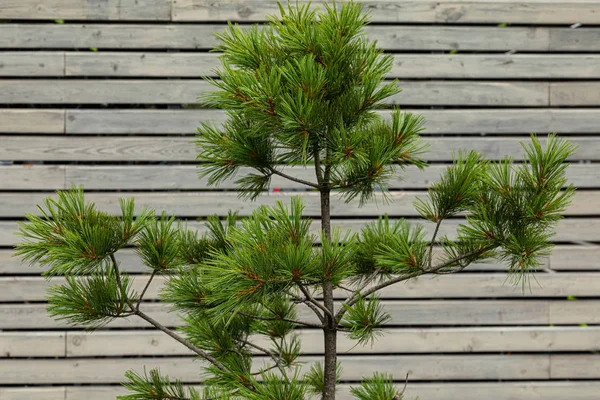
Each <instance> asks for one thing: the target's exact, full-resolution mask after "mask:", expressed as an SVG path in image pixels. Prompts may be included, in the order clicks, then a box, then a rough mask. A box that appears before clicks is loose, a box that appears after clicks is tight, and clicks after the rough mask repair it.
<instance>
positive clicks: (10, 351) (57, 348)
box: [0, 332, 67, 399]
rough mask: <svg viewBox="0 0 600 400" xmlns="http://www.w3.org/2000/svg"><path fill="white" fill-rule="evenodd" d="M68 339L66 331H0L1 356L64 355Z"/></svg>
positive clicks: (0, 397)
mask: <svg viewBox="0 0 600 400" xmlns="http://www.w3.org/2000/svg"><path fill="white" fill-rule="evenodd" d="M66 340H67V335H66V333H65V332H0V357H3V358H4V357H6V358H11V357H64V356H65V355H66V354H65V352H66ZM0 399H4V398H3V397H2V395H0Z"/></svg>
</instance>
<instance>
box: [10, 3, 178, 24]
mask: <svg viewBox="0 0 600 400" xmlns="http://www.w3.org/2000/svg"><path fill="white" fill-rule="evenodd" d="M170 14H171V7H170V2H169V1H166V0H101V1H96V0H85V1H84V0H43V1H41V0H4V2H3V4H2V8H1V9H0V19H66V20H69V19H76V20H79V19H89V20H169V19H170V16H171V15H170Z"/></svg>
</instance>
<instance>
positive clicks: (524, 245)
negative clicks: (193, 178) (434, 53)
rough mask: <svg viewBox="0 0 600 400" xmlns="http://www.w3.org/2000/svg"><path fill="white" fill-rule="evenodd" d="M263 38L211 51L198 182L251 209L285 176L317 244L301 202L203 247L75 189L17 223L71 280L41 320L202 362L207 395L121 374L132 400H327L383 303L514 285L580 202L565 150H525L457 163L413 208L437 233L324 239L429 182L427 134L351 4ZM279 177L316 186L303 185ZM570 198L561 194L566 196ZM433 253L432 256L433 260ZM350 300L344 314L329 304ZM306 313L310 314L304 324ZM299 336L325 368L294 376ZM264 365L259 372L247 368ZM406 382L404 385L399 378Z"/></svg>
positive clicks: (301, 12)
mask: <svg viewBox="0 0 600 400" xmlns="http://www.w3.org/2000/svg"><path fill="white" fill-rule="evenodd" d="M280 9H281V10H280V11H281V16H280V17H278V18H273V19H271V20H270V23H269V24H268V25H267V26H262V27H258V26H254V27H252V28H249V29H242V28H240V27H238V26H235V25H230V26H229V28H228V30H227V31H226V32H225V33H223V34H220V35H218V37H219V39H221V41H222V44H221V45H220V46H219V47H218V48H217V51H219V52H221V53H222V55H221V61H222V67H221V69H220V70H219V71H217V72H216V75H217V77H218V80H213V79H210V78H206V79H207V80H209V81H210V82H211V83H212V84H213V85H214V86H215V87H216V89H217V90H216V91H214V92H212V93H209V94H206V95H205V96H204V97H203V101H204V104H207V105H210V106H213V107H216V108H220V109H223V110H225V112H226V113H227V116H228V119H227V121H226V122H225V123H224V125H223V126H213V125H211V124H208V123H205V124H202V125H201V126H200V128H199V129H198V135H197V143H198V146H199V149H200V150H199V156H198V160H199V164H200V168H201V174H202V175H204V176H207V177H208V180H209V183H210V184H211V185H212V184H215V185H216V184H219V183H221V182H223V181H224V180H226V179H230V178H232V177H234V176H235V175H236V173H237V172H238V171H239V170H240V168H245V169H248V168H250V169H252V170H253V171H254V172H253V173H250V174H245V175H244V176H242V177H240V178H239V179H237V180H236V182H237V184H238V186H239V189H240V193H241V195H242V196H246V197H248V198H251V199H254V198H256V197H257V196H260V195H261V194H263V193H265V191H267V190H268V188H269V185H270V181H271V178H272V177H273V176H275V175H278V176H280V177H283V178H287V179H290V180H292V181H294V182H296V183H299V184H302V185H305V186H306V188H307V189H308V190H316V191H318V192H319V194H320V206H321V218H320V229H319V230H318V232H319V233H317V234H315V233H314V230H313V229H312V228H313V225H314V224H313V222H312V221H311V220H310V219H307V218H305V217H303V214H302V213H303V207H304V206H303V203H302V200H301V198H300V197H295V198H292V200H291V203H290V204H289V205H284V204H282V203H278V204H277V205H276V206H274V207H260V208H258V209H257V210H256V211H255V212H254V213H253V214H252V216H251V217H249V218H246V219H240V218H238V217H237V215H236V214H234V213H231V214H230V215H229V216H228V217H227V218H226V219H224V220H221V219H219V218H218V217H217V216H213V217H210V218H209V219H208V220H207V221H206V225H207V229H208V231H207V233H205V234H203V235H200V234H198V232H196V231H193V230H190V229H187V228H186V227H185V225H183V224H178V223H177V222H176V221H175V219H174V218H173V217H168V216H167V215H165V214H164V213H163V214H162V215H156V214H155V212H154V211H153V210H141V211H138V212H136V211H135V208H134V202H133V199H128V200H122V201H121V209H122V213H121V215H120V216H118V217H114V216H111V215H109V214H107V213H105V212H103V211H100V210H98V209H96V207H95V206H94V205H93V204H90V203H86V202H85V199H84V193H83V190H82V189H72V190H68V191H59V192H58V198H57V199H51V198H48V199H47V200H46V202H45V205H44V206H43V207H40V210H41V212H42V214H41V216H34V215H27V220H28V223H23V224H21V226H20V234H21V235H22V237H23V241H22V243H20V244H19V245H18V246H17V254H18V255H20V256H21V257H22V258H23V260H25V261H28V262H30V263H32V264H37V265H41V266H46V267H47V268H48V269H47V272H46V275H47V276H49V277H53V276H56V275H64V276H66V277H67V279H66V283H65V284H63V285H57V286H53V287H52V288H51V289H50V291H49V300H48V301H49V306H48V311H49V313H50V314H51V315H52V316H54V317H55V318H57V319H61V320H65V321H66V322H68V323H69V324H72V325H77V326H81V325H84V326H85V327H86V328H88V329H90V330H93V329H97V328H100V327H102V326H104V325H105V324H106V323H108V322H110V321H112V320H114V319H115V318H125V317H129V318H133V317H139V318H142V319H144V320H146V321H147V322H148V323H150V324H151V325H153V326H154V327H155V328H157V329H160V330H161V331H163V332H164V333H166V334H167V335H169V336H171V337H172V338H173V339H175V340H177V341H179V342H180V343H181V344H183V345H184V346H186V347H187V348H188V349H189V350H190V351H191V352H192V353H193V354H195V355H196V356H197V357H198V358H199V359H202V360H204V362H205V364H203V365H204V367H203V371H204V375H203V388H204V389H203V391H201V392H199V391H196V390H194V389H191V388H187V387H185V386H184V385H183V384H182V383H181V382H179V381H172V380H171V379H170V378H169V377H166V376H163V375H161V374H160V372H159V371H158V370H155V369H153V370H150V372H146V371H144V372H143V373H141V372H133V371H131V372H129V373H127V376H126V377H127V382H126V383H125V386H126V387H127V388H128V389H129V390H130V394H129V395H126V396H123V397H121V398H122V399H125V400H142V399H147V400H172V399H273V400H283V399H288V400H301V399H302V400H303V399H308V398H312V397H313V396H314V397H321V398H322V399H324V400H333V399H335V391H336V384H337V381H338V380H339V378H340V374H341V369H340V366H339V365H338V363H337V350H336V340H337V337H338V335H339V334H345V335H348V336H349V337H350V338H352V339H354V340H356V341H357V343H358V344H364V343H368V342H370V341H373V340H376V339H377V336H378V335H380V334H381V328H382V326H383V325H384V324H385V323H386V322H387V321H388V320H389V319H390V316H389V315H388V314H387V313H386V312H385V309H384V308H383V306H382V304H381V303H380V301H379V298H378V295H377V292H378V291H379V290H381V289H383V288H386V287H388V286H390V285H393V284H395V283H398V282H402V281H406V280H409V279H412V278H416V277H418V276H421V275H426V274H438V275H441V274H450V273H455V272H459V271H462V270H463V269H465V268H466V267H467V266H468V265H469V264H471V263H473V262H476V261H483V260H487V259H491V258H495V259H497V260H500V261H502V262H505V263H506V264H507V265H508V267H509V274H510V276H511V277H513V278H514V281H515V282H521V283H523V284H526V283H527V281H528V277H529V276H530V273H531V272H532V271H533V270H534V269H535V268H536V267H538V266H539V265H540V260H541V258H542V257H544V256H547V255H548V254H549V252H550V250H551V244H550V243H549V242H548V240H549V238H550V237H551V236H552V234H553V233H554V229H555V226H556V223H557V221H558V220H559V219H560V218H561V213H562V212H563V211H564V210H565V208H566V207H567V206H568V205H569V203H570V199H571V197H572V195H573V193H574V188H573V187H571V186H568V185H567V181H566V178H565V170H566V168H567V164H566V163H565V161H566V160H567V158H568V157H569V156H570V155H571V154H572V153H573V151H574V147H573V146H572V145H571V144H569V143H568V142H567V141H565V140H562V139H559V138H557V137H555V136H552V135H551V136H549V137H548V140H547V143H546V145H545V146H542V144H541V143H540V141H539V140H538V139H537V138H536V137H535V136H532V139H531V143H529V144H527V145H524V149H525V153H526V161H525V162H524V163H513V162H512V160H511V159H509V158H505V159H504V160H502V161H499V162H490V161H486V160H484V159H483V157H482V156H481V154H478V153H476V152H461V153H459V154H458V155H456V157H455V159H454V162H453V164H452V166H450V167H449V168H448V169H447V170H446V171H445V172H444V173H443V175H442V176H441V178H440V180H439V182H437V183H435V184H434V185H433V186H432V187H431V188H430V189H429V193H428V196H426V197H425V198H423V199H420V200H418V201H417V203H416V204H415V207H416V209H417V210H418V212H419V213H420V215H421V216H422V217H423V218H424V220H426V223H428V224H429V226H431V227H432V230H433V234H432V235H431V237H428V235H427V230H426V229H425V227H424V226H422V225H411V224H409V223H408V222H406V221H404V220H390V219H389V218H388V217H387V216H383V217H381V218H380V219H379V220H378V221H376V222H374V223H370V224H367V225H366V226H364V228H362V230H361V231H360V232H357V233H347V232H342V231H341V230H340V229H335V228H333V227H332V226H331V214H330V211H331V205H330V197H331V196H332V194H333V195H335V196H339V197H341V198H342V199H344V200H346V201H352V200H353V199H358V201H359V202H360V203H364V202H367V201H369V200H371V199H372V197H373V195H374V193H383V194H385V193H386V181H387V180H388V179H389V178H390V177H392V176H394V175H395V174H397V173H399V171H400V170H401V169H402V168H403V167H405V166H407V165H415V166H417V167H419V168H423V167H425V166H426V163H425V161H424V159H423V158H421V157H422V154H423V152H424V150H425V149H424V146H423V144H422V143H421V139H420V136H419V132H420V131H422V130H423V128H424V119H423V118H422V117H421V116H419V115H416V114H412V113H407V112H401V111H398V110H392V111H391V112H389V114H387V113H385V114H383V113H382V112H379V111H377V110H378V109H381V108H385V103H384V102H385V100H386V99H388V98H389V97H390V96H392V95H395V94H397V93H398V92H399V91H400V89H399V88H398V86H397V83H396V82H394V81H385V80H384V78H385V76H386V74H387V73H388V72H389V71H390V68H391V66H392V58H391V57H390V56H389V55H384V54H383V53H382V51H381V50H379V49H378V48H377V45H376V43H374V42H370V41H368V40H367V39H366V37H365V35H364V33H363V28H364V26H365V25H366V24H367V22H368V18H367V16H366V14H365V13H363V10H362V8H361V6H360V4H358V3H352V2H348V3H343V4H342V5H338V6H336V5H327V4H325V5H323V8H322V11H320V12H319V11H315V10H314V9H312V8H310V7H309V6H288V7H287V8H284V7H280ZM286 165H295V166H303V167H305V168H307V169H310V170H312V171H314V179H312V180H305V179H300V178H298V177H296V176H293V175H290V174H289V173H288V172H284V171H285V169H284V168H283V167H284V166H286ZM565 188H566V189H565ZM456 216H464V217H466V220H465V222H464V223H463V224H461V225H460V226H459V228H458V231H457V232H456V235H454V236H453V238H449V237H439V235H438V233H439V228H440V225H441V224H442V223H443V222H444V221H445V220H447V219H449V218H452V217H456ZM125 247H134V248H135V249H136V251H137V254H138V255H139V257H140V258H141V260H142V261H143V264H144V265H145V266H146V267H147V269H148V272H149V273H150V274H151V276H150V279H149V280H148V282H147V284H146V286H145V288H144V289H143V290H142V292H141V293H136V292H135V291H133V290H132V288H131V287H132V282H133V277H131V276H128V275H127V274H126V273H124V272H123V269H122V266H121V265H120V264H119V263H118V261H117V259H116V257H115V254H116V253H117V252H118V251H120V250H121V249H123V248H125ZM434 249H435V254H434ZM157 275H162V276H164V277H166V278H167V280H166V284H165V286H164V287H163V288H162V291H161V300H162V301H164V302H166V303H168V304H169V305H170V307H171V308H172V310H173V311H175V312H178V313H179V314H180V315H181V316H182V319H183V321H182V325H183V326H182V328H181V329H178V330H171V329H169V328H167V327H165V326H163V325H162V324H160V323H159V322H158V321H156V320H154V319H153V318H152V317H151V316H150V315H148V314H146V313H145V312H144V311H143V302H142V300H143V298H144V294H145V293H146V290H147V289H148V286H149V285H150V284H151V282H152V279H153V278H154V277H155V276H157ZM340 296H341V297H342V298H345V300H343V301H342V302H341V304H339V305H336V304H335V303H334V298H340ZM298 307H304V308H306V309H307V310H309V312H311V313H312V314H314V317H313V318H312V319H310V320H307V319H303V318H301V317H299V316H298ZM296 327H309V328H313V329H318V330H320V331H322V332H323V343H324V359H323V362H322V363H315V364H313V365H303V364H301V363H300V359H299V357H300V355H301V354H302V352H301V346H300V341H299V338H298V336H297V335H296V334H295V332H296V330H295V328H296ZM256 356H259V357H256ZM395 378H403V377H395ZM351 393H352V394H353V395H354V396H355V397H356V398H357V399H364V400H366V399H369V400H391V399H400V398H401V397H402V394H403V390H398V388H396V387H395V386H394V384H393V377H391V376H387V375H385V374H375V375H374V376H372V377H365V380H364V382H363V383H362V384H361V385H360V386H357V387H354V388H352V390H351Z"/></svg>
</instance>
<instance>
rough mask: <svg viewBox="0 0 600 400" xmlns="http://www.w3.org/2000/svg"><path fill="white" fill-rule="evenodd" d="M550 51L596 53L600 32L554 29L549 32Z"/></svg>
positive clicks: (587, 29)
mask: <svg viewBox="0 0 600 400" xmlns="http://www.w3.org/2000/svg"><path fill="white" fill-rule="evenodd" d="M548 34H549V41H550V46H549V48H548V50H550V51H581V50H583V49H586V51H598V50H600V31H599V30H598V29H595V28H586V27H583V28H577V29H569V28H555V29H550V30H549V32H548Z"/></svg>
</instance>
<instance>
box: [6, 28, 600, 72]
mask: <svg viewBox="0 0 600 400" xmlns="http://www.w3.org/2000/svg"><path fill="white" fill-rule="evenodd" d="M126 26H127V27H129V26H131V25H126ZM201 26H204V25H201ZM1 28H2V27H1V26H0V32H1ZM142 56H144V57H142ZM218 56H219V54H216V53H187V52H186V53H156V52H151V53H126V52H100V53H66V54H65V57H66V60H67V61H66V64H67V65H66V75H68V76H80V75H87V76H111V77H118V76H131V77H142V76H153V77H166V76H179V77H198V76H199V75H200V74H202V75H208V76H214V75H215V74H214V72H213V70H214V69H215V68H219V67H220V63H219V61H218V58H217V57H218ZM393 56H394V64H393V66H392V70H391V71H390V73H389V74H388V75H387V77H388V78H462V79H477V78H488V79H489V78H502V79H506V78H511V79H514V78H525V79H531V78H572V77H573V76H577V78H580V79H581V78H598V77H600V67H599V64H600V56H598V55H595V54H594V55H590V54H582V55H577V56H572V55H567V54H543V55H541V54H512V55H506V54H500V55H499V54H485V55H480V54H453V55H450V54H410V53H409V54H394V55H393Z"/></svg>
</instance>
